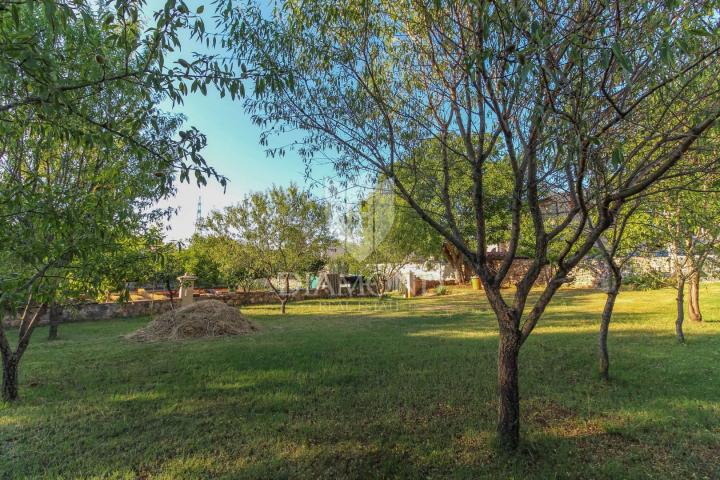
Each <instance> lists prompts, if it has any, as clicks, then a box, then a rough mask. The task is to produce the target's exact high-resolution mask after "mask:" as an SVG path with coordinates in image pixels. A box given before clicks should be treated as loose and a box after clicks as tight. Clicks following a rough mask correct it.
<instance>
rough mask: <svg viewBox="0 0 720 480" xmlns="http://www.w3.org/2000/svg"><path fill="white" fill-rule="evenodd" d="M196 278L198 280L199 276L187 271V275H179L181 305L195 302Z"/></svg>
mask: <svg viewBox="0 0 720 480" xmlns="http://www.w3.org/2000/svg"><path fill="white" fill-rule="evenodd" d="M195 280H197V277H196V276H194V275H190V274H188V273H187V272H185V275H183V276H182V277H178V282H180V289H179V290H178V298H179V299H180V306H182V307H184V306H186V305H191V304H192V303H193V287H194V286H195Z"/></svg>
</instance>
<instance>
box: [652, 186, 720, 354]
mask: <svg viewBox="0 0 720 480" xmlns="http://www.w3.org/2000/svg"><path fill="white" fill-rule="evenodd" d="M719 202H720V196H719V195H718V193H717V190H716V188H714V185H713V184H712V178H705V179H703V180H702V183H699V184H696V185H695V188H693V186H692V185H688V186H687V187H686V188H684V189H682V190H674V191H672V192H669V193H668V194H666V195H665V197H664V198H663V201H658V202H656V203H655V204H654V208H653V210H652V217H651V219H652V220H651V226H652V229H653V230H654V232H655V238H656V241H657V242H658V243H659V244H664V245H667V247H668V251H669V253H670V262H671V269H672V280H673V286H674V287H675V290H676V293H677V295H676V305H677V315H676V317H675V334H676V335H677V339H678V341H679V342H680V343H684V342H685V334H684V332H683V323H684V320H685V312H684V308H685V292H684V290H685V284H686V283H687V282H688V280H694V281H696V282H698V284H699V278H700V275H701V273H702V270H703V267H704V265H705V262H706V261H707V259H708V257H709V256H710V255H711V254H713V253H715V252H717V249H718V246H720V226H718V222H717V218H718V215H719V214H720V207H718V205H719ZM698 290H699V288H698V286H697V285H696V286H695V289H694V291H693V290H692V289H691V294H692V295H694V296H697V297H696V298H695V299H693V300H692V301H691V305H690V306H689V307H690V308H689V311H690V313H691V315H692V316H691V318H692V319H693V320H695V321H700V320H701V319H702V316H701V315H700V304H699V293H698ZM693 309H694V311H693ZM693 314H694V315H693Z"/></svg>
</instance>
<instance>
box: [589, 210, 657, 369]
mask: <svg viewBox="0 0 720 480" xmlns="http://www.w3.org/2000/svg"><path fill="white" fill-rule="evenodd" d="M639 207H640V201H639V200H635V201H634V202H632V203H630V204H629V205H627V206H625V207H624V208H621V209H620V210H619V211H618V213H617V215H616V219H615V220H616V221H615V223H614V224H613V225H612V227H610V228H609V229H608V230H606V231H605V232H604V233H603V234H602V235H601V236H600V237H599V238H598V239H597V241H596V244H595V245H596V247H597V249H598V250H599V251H600V254H601V256H602V258H603V260H604V261H605V264H606V266H607V269H608V286H607V298H606V299H605V306H604V307H603V311H602V315H601V317H600V331H599V334H598V352H599V357H600V377H601V378H602V379H604V380H606V381H607V380H610V354H609V352H608V333H609V330H610V321H611V320H612V314H613V310H614V308H615V300H616V299H617V296H618V295H619V294H620V288H621V287H622V282H623V269H624V268H625V266H626V265H627V262H628V261H630V260H631V259H632V258H633V256H635V255H636V254H637V253H638V252H640V251H645V252H648V251H649V249H648V248H646V247H647V244H646V241H647V238H648V237H647V233H648V232H647V227H646V225H645V222H646V221H647V220H646V219H645V218H641V217H643V215H642V213H638V208H639Z"/></svg>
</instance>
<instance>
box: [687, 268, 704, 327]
mask: <svg viewBox="0 0 720 480" xmlns="http://www.w3.org/2000/svg"><path fill="white" fill-rule="evenodd" d="M688 316H689V317H690V320H692V321H693V322H702V313H701V312H700V272H699V271H698V270H695V271H694V272H693V273H692V275H691V276H690V291H689V292H688Z"/></svg>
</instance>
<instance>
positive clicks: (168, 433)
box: [0, 285, 720, 479]
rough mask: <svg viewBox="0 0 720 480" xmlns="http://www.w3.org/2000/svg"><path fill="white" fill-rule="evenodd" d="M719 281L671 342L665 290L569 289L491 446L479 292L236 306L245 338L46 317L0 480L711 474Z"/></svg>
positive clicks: (719, 393) (135, 322) (534, 341)
mask: <svg viewBox="0 0 720 480" xmlns="http://www.w3.org/2000/svg"><path fill="white" fill-rule="evenodd" d="M718 294H720V285H705V286H703V290H702V295H703V299H702V300H703V302H704V304H703V308H704V311H703V313H704V315H705V318H706V319H707V321H706V322H704V323H703V324H693V323H691V322H687V326H686V335H687V339H688V343H687V345H685V346H681V345H678V344H677V342H676V341H675V338H674V332H673V320H674V292H673V291H671V290H662V291H653V292H624V293H622V294H621V296H620V298H619V300H618V303H617V307H616V318H615V320H614V321H613V325H612V326H611V337H610V349H611V356H612V366H611V375H612V377H613V379H612V381H611V382H610V383H608V384H606V383H604V382H602V381H600V380H599V378H598V376H597V374H596V334H597V327H598V323H599V313H600V311H601V310H602V307H603V303H604V295H603V294H602V293H601V292H592V291H582V290H565V291H562V292H561V293H560V294H559V295H558V297H557V298H556V300H555V301H554V302H553V304H552V306H551V308H550V309H549V310H548V312H547V314H546V316H545V317H544V318H543V319H542V320H541V322H540V323H539V325H538V327H537V329H536V331H535V332H534V333H533V335H532V337H531V338H530V339H529V341H528V342H527V343H526V344H525V346H524V347H523V352H522V354H521V369H522V373H521V395H522V417H523V425H522V431H523V438H524V440H523V444H522V448H521V451H520V452H519V454H518V455H517V456H516V457H505V456H502V455H500V454H498V452H497V451H496V450H495V449H494V447H493V438H494V421H495V409H496V403H495V388H496V387H495V381H496V378H497V374H496V370H495V362H496V346H497V324H496V321H495V319H494V316H493V315H492V313H491V311H490V309H489V307H488V305H487V302H486V301H485V300H484V299H483V298H482V294H481V293H478V292H472V291H470V290H467V289H454V290H453V291H452V292H451V294H450V295H444V296H435V297H427V298H415V299H410V300H404V299H401V298H398V297H391V298H388V299H385V300H383V301H378V300H375V299H349V300H319V301H310V302H304V303H297V304H290V305H289V307H288V311H289V314H288V315H287V316H285V317H283V316H280V315H279V314H278V313H279V312H278V308H277V307H276V306H254V307H248V308H243V313H244V314H245V315H247V316H248V317H250V318H251V319H252V321H254V322H255V323H257V324H258V325H259V326H260V327H261V330H260V332H258V333H257V334H254V335H251V336H246V337H238V338H226V339H216V340H201V341H190V342H186V343H178V342H174V343H157V344H134V343H129V342H127V341H126V340H124V339H123V338H122V335H123V334H125V333H127V332H129V331H131V330H133V329H135V328H138V327H139V326H141V325H143V324H144V323H145V322H146V321H147V319H130V320H117V321H103V322H91V323H84V324H72V325H63V326H62V327H61V337H62V339H61V340H60V341H57V342H50V343H49V342H47V341H46V340H45V335H46V334H47V331H46V330H44V329H39V330H38V331H37V333H36V336H35V338H34V340H33V344H32V345H31V346H30V349H29V351H28V353H27V355H26V358H25V359H24V361H23V365H22V369H21V376H22V380H21V383H22V385H21V394H22V395H23V398H22V401H21V403H20V404H18V405H15V406H8V405H3V406H0V478H13V479H14V478H163V479H176V478H183V479H184V478H332V479H335V478H359V479H366V478H377V477H391V478H412V479H415V478H448V477H454V478H518V479H520V478H537V479H545V478H633V479H634V478H709V479H714V478H720V461H719V460H718V459H717V453H718V451H720V300H718V299H719V298H720V295H718Z"/></svg>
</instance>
